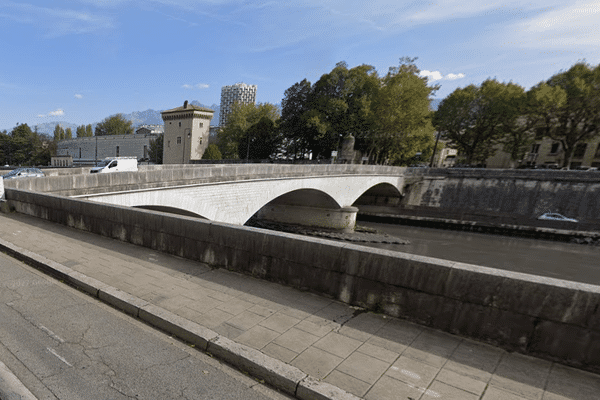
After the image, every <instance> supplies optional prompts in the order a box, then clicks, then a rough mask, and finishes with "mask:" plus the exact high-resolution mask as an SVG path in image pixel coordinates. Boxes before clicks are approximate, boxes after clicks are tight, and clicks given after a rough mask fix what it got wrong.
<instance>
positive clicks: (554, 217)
mask: <svg viewBox="0 0 600 400" xmlns="http://www.w3.org/2000/svg"><path fill="white" fill-rule="evenodd" d="M538 219H541V220H545V221H563V222H579V221H577V220H576V219H573V218H567V217H565V216H564V215H562V214H558V213H545V214H542V215H540V216H539V217H538Z"/></svg>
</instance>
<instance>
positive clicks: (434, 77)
mask: <svg viewBox="0 0 600 400" xmlns="http://www.w3.org/2000/svg"><path fill="white" fill-rule="evenodd" d="M419 75H420V76H422V77H426V78H427V79H429V81H430V82H434V81H441V80H447V81H453V80H456V79H461V78H464V77H465V74H463V73H459V74H453V73H450V74H448V75H442V73H441V72H440V71H427V70H423V71H421V72H419Z"/></svg>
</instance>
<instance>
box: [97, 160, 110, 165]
mask: <svg viewBox="0 0 600 400" xmlns="http://www.w3.org/2000/svg"><path fill="white" fill-rule="evenodd" d="M111 161H112V160H111V159H106V160H102V161H100V164H98V166H99V167H106V166H107V165H108V164H109V163H110V162H111Z"/></svg>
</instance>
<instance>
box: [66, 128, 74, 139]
mask: <svg viewBox="0 0 600 400" xmlns="http://www.w3.org/2000/svg"><path fill="white" fill-rule="evenodd" d="M72 138H73V131H72V130H71V128H67V129H65V139H72Z"/></svg>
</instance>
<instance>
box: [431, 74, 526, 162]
mask: <svg viewBox="0 0 600 400" xmlns="http://www.w3.org/2000/svg"><path fill="white" fill-rule="evenodd" d="M523 93H524V90H523V88H522V87H520V86H518V85H516V84H513V83H501V82H498V81H496V80H495V79H488V80H486V81H484V82H483V83H482V84H481V86H475V85H469V86H467V87H465V88H458V89H456V90H455V91H454V92H452V93H451V94H450V95H449V96H448V97H446V98H445V99H444V100H442V102H441V103H440V105H439V107H438V110H437V111H436V112H435V116H434V125H435V127H436V128H437V130H438V131H439V132H440V133H441V135H442V137H444V138H445V139H448V140H449V141H450V144H451V146H452V147H454V148H457V149H458V150H459V152H460V153H462V154H464V156H465V158H466V163H467V164H472V163H478V162H479V163H483V162H485V160H486V159H487V158H488V157H491V156H492V155H494V154H495V152H496V150H497V147H496V144H498V143H499V142H500V141H501V140H502V139H504V138H505V137H506V135H507V134H508V129H509V127H510V126H511V125H514V121H515V119H517V118H518V117H519V116H520V112H521V110H519V107H518V106H515V104H519V103H520V101H521V99H522V98H523ZM509 122H510V123H509Z"/></svg>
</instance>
